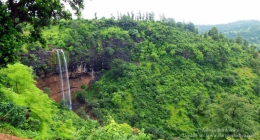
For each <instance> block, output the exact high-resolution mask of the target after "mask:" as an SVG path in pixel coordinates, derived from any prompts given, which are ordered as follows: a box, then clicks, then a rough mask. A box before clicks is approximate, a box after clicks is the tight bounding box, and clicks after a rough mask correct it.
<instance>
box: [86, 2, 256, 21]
mask: <svg viewBox="0 0 260 140" xmlns="http://www.w3.org/2000/svg"><path fill="white" fill-rule="evenodd" d="M139 10H140V11H141V12H142V13H145V12H151V11H153V12H154V13H155V16H157V17H159V15H160V14H164V15H165V16H166V17H167V18H174V19H175V20H176V21H181V22H182V21H184V22H189V21H191V22H193V23H194V24H221V23H229V22H234V21H237V20H250V19H256V20H260V0H92V1H90V0H85V9H84V11H83V12H82V16H83V18H87V19H93V18H94V13H95V12H97V16H98V18H101V17H108V18H109V17H111V14H113V15H114V16H115V17H117V12H121V13H127V12H131V11H133V12H134V13H137V12H138V11H139Z"/></svg>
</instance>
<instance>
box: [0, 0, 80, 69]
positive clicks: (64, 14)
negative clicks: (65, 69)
mask: <svg viewBox="0 0 260 140" xmlns="http://www.w3.org/2000/svg"><path fill="white" fill-rule="evenodd" d="M64 4H69V5H70V6H71V8H72V9H73V10H75V11H76V12H75V14H76V15H80V11H81V10H82V9H83V8H84V5H83V0H64V1H62V2H61V1H53V0H45V1H41V0H39V1H30V0H6V1H5V0H4V1H3V0H1V1H0V23H1V24H0V34H1V36H0V67H3V66H6V65H7V64H8V63H13V62H15V61H17V60H18V58H19V55H18V54H19V52H20V51H21V48H22V47H23V45H24V43H30V42H37V41H38V42H40V43H42V44H44V45H45V46H46V41H45V39H43V38H42V36H41V30H42V28H43V27H46V26H49V25H50V24H51V21H53V22H57V21H58V20H60V19H63V18H64V19H69V18H71V13H70V12H69V11H66V10H65V5H64ZM53 19H54V20H53ZM26 24H29V25H30V27H31V28H30V30H26V31H24V30H23V28H24V27H25V26H26Z"/></svg>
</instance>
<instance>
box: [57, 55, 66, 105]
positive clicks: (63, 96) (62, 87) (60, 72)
mask: <svg viewBox="0 0 260 140" xmlns="http://www.w3.org/2000/svg"><path fill="white" fill-rule="evenodd" d="M56 53H57V58H58V65H59V74H60V88H61V92H62V99H64V100H65V94H64V85H63V77H62V69H61V62H60V54H59V50H56Z"/></svg>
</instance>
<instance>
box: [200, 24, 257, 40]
mask: <svg viewBox="0 0 260 140" xmlns="http://www.w3.org/2000/svg"><path fill="white" fill-rule="evenodd" d="M195 26H196V27H197V28H198V32H199V33H200V34H203V33H205V32H208V31H209V30H210V29H211V28H212V27H216V28H217V29H218V30H219V32H222V33H223V34H224V35H225V36H226V37H227V38H231V39H235V38H236V37H237V35H238V34H240V35H241V36H242V37H243V38H244V39H247V40H248V41H249V42H250V43H255V44H260V36H259V35H260V21H258V20H240V21H236V22H232V23H228V24H216V25H195Z"/></svg>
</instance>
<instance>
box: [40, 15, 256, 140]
mask: <svg viewBox="0 0 260 140" xmlns="http://www.w3.org/2000/svg"><path fill="white" fill-rule="evenodd" d="M147 15H148V17H142V18H138V15H134V16H131V14H129V15H128V16H122V17H119V18H118V19H115V18H114V17H112V18H110V19H105V18H103V19H94V20H73V21H69V22H61V23H60V24H59V25H58V26H51V27H50V28H48V29H46V30H45V31H44V36H46V37H47V39H48V42H49V44H52V45H53V46H59V47H60V48H62V49H64V50H67V51H68V52H69V53H70V54H71V57H70V59H71V60H73V62H82V61H89V59H91V57H92V56H93V53H94V54H95V55H97V56H105V57H106V58H107V59H109V58H111V61H110V62H109V65H110V69H109V70H103V71H102V73H103V76H102V78H101V79H100V80H99V81H97V82H95V83H94V84H93V85H91V86H90V87H88V88H84V90H82V91H79V92H78V93H77V94H76V95H77V97H76V98H77V99H78V100H79V101H80V102H85V104H86V105H87V106H88V108H91V111H90V112H89V113H91V114H94V115H95V117H97V118H98V120H99V121H100V122H106V121H107V116H112V117H113V118H114V119H115V121H116V122H118V123H127V124H129V125H131V126H132V127H136V128H139V129H142V128H145V132H146V133H149V134H152V136H153V139H158V138H162V139H173V138H176V137H178V138H183V139H189V138H190V139H194V138H192V137H191V136H194V135H195V136H194V137H195V138H196V139H209V138H212V137H211V136H212V135H217V136H216V137H215V138H212V139H223V137H225V138H228V137H232V136H233V137H234V138H238V137H239V135H240V136H241V135H242V136H252V137H253V138H254V139H258V138H259V130H260V124H259V123H260V116H259V112H260V102H259V95H260V88H259V86H260V85H259V83H260V82H259V81H260V77H259V76H260V75H259V74H260V73H259V64H260V61H259V54H258V52H257V51H256V50H255V47H254V46H249V44H247V43H243V42H241V40H240V39H237V40H235V41H234V40H230V39H228V38H226V37H225V36H224V35H223V34H222V33H220V32H218V29H217V28H212V29H210V30H209V31H208V32H207V33H205V34H202V35H198V34H197V31H196V28H195V26H194V25H193V24H192V23H188V24H184V23H179V22H178V23H176V22H175V21H174V20H173V19H167V18H162V19H161V20H160V21H154V20H153V18H150V17H151V16H149V14H147ZM86 56H88V57H86ZM125 56H127V57H125ZM100 58H102V57H100ZM125 58H127V59H125ZM104 63H105V61H104ZM83 87H84V86H83ZM216 131H217V132H216ZM193 134H194V135H193Z"/></svg>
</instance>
